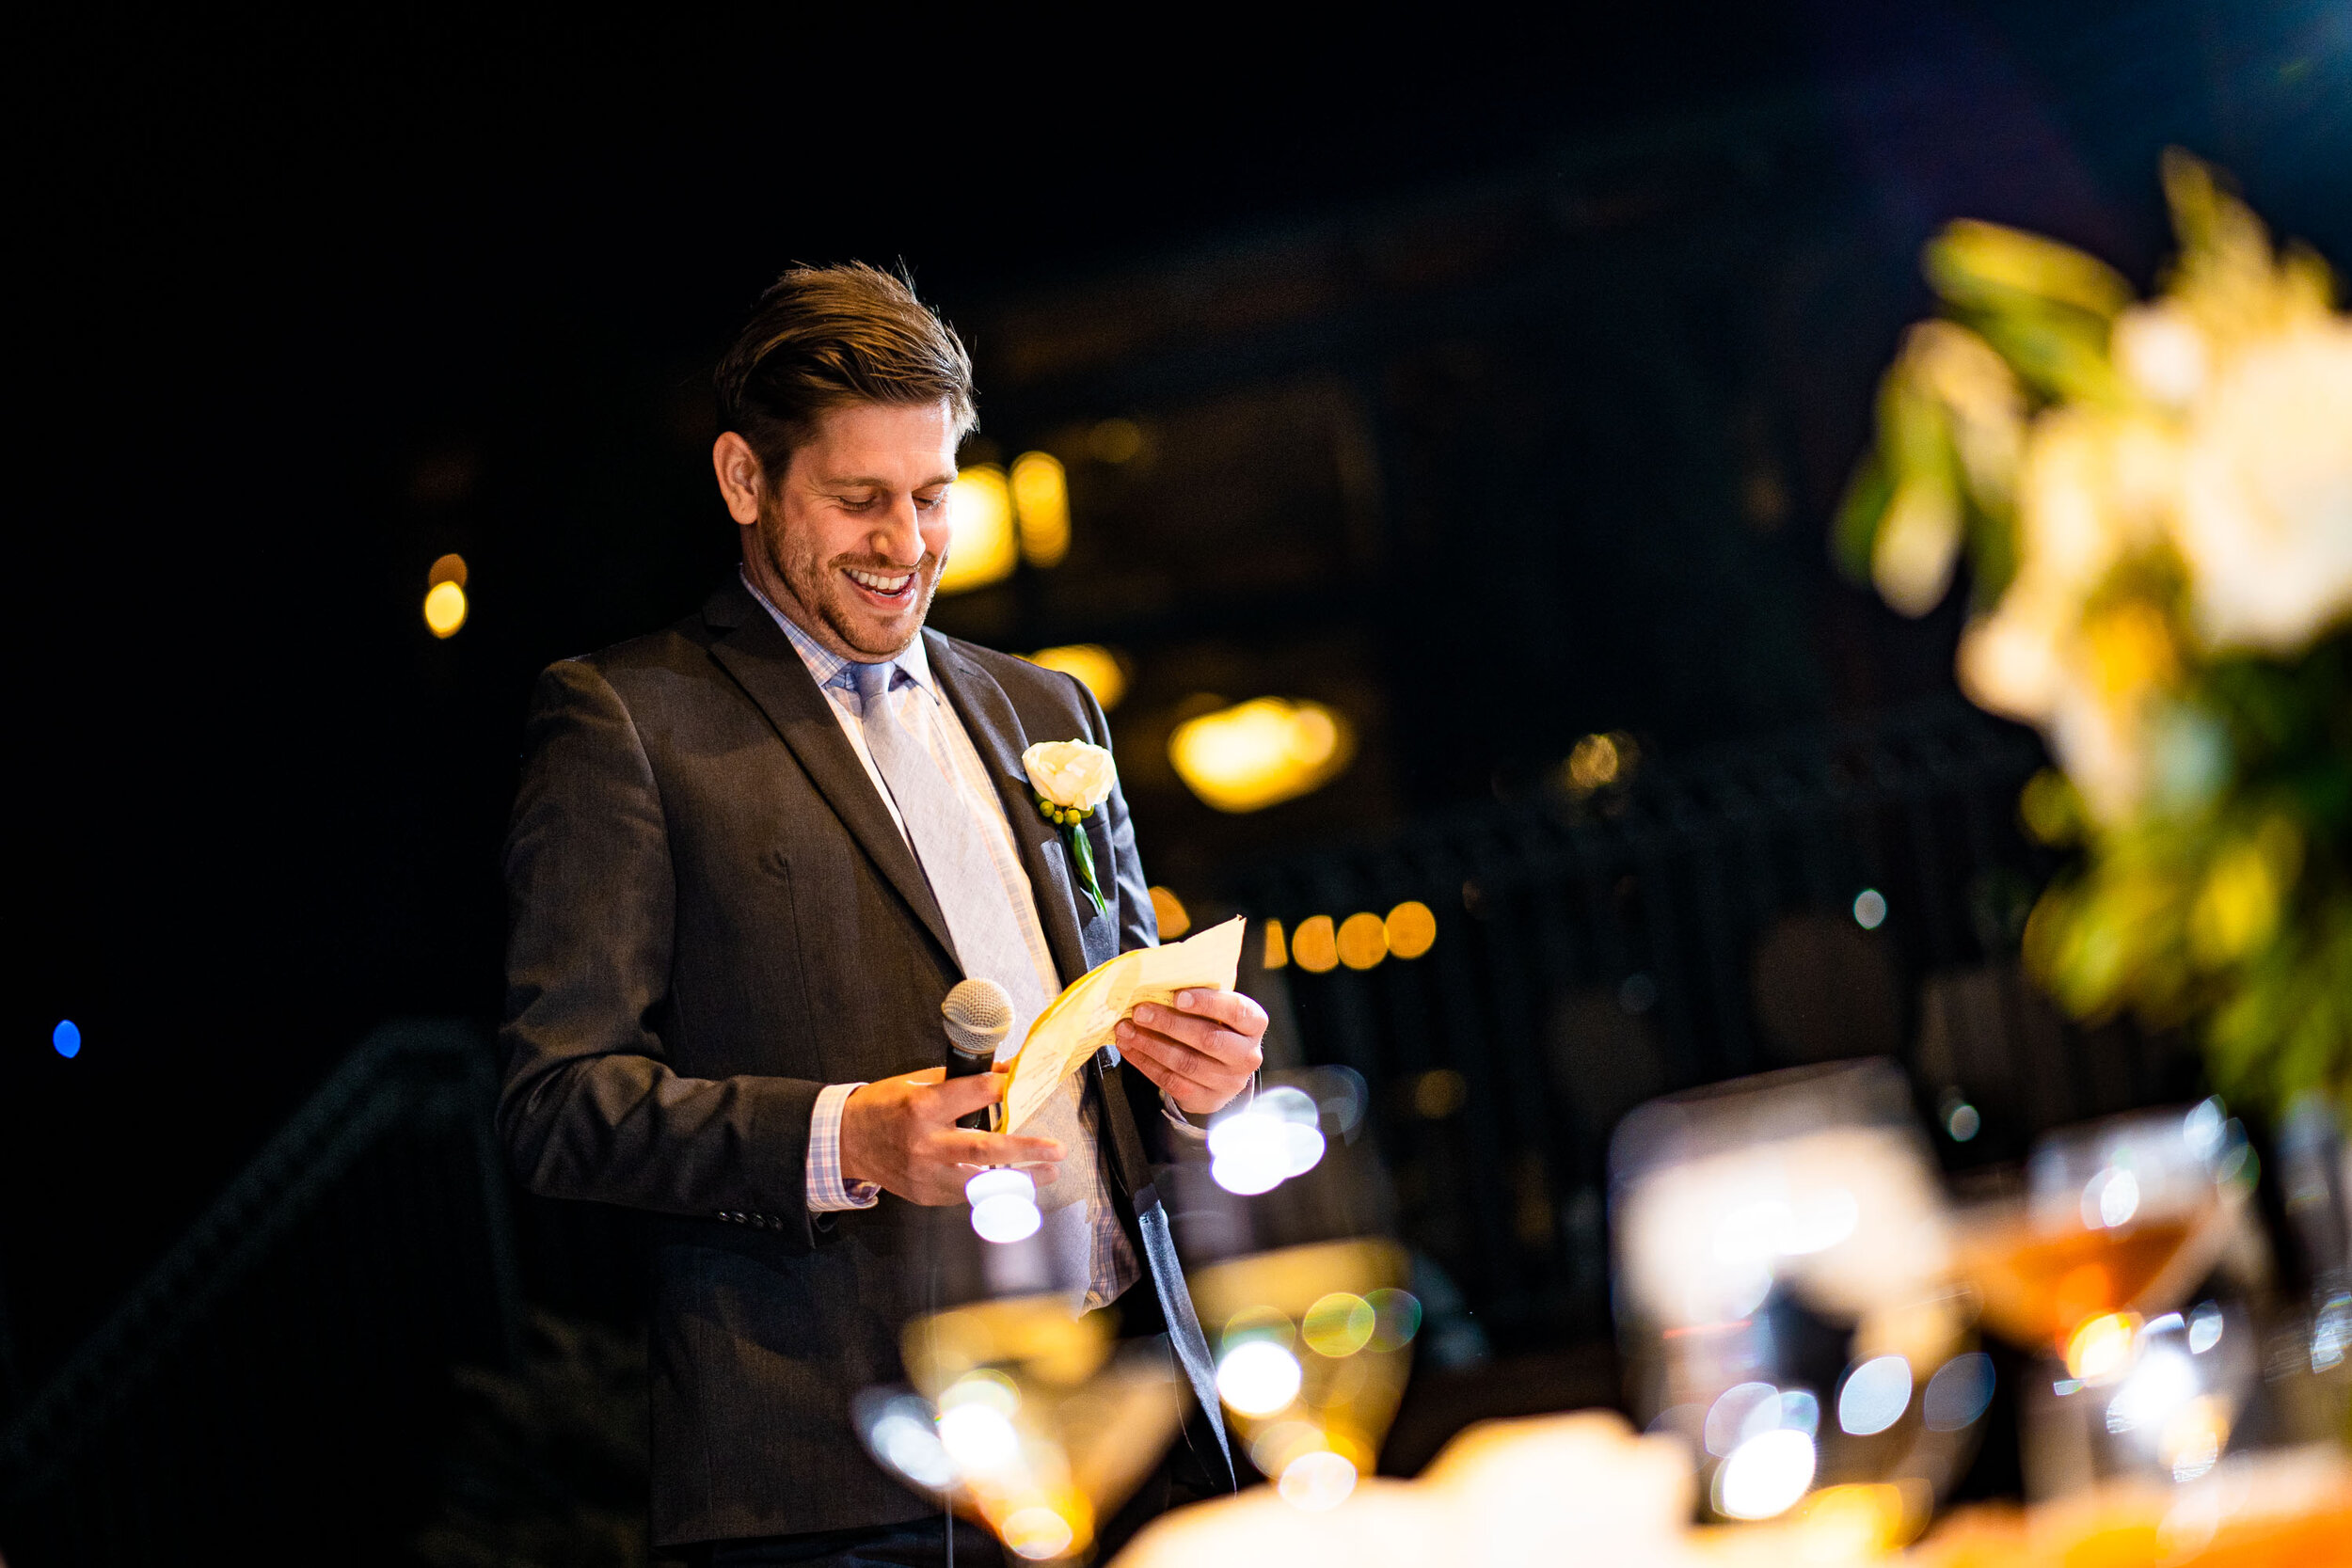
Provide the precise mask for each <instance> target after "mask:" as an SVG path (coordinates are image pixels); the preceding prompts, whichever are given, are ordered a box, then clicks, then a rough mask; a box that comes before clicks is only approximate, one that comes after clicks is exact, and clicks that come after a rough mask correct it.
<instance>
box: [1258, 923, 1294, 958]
mask: <svg viewBox="0 0 2352 1568" xmlns="http://www.w3.org/2000/svg"><path fill="white" fill-rule="evenodd" d="M1264 925H1265V966H1266V968H1268V969H1281V968H1284V967H1285V966H1287V965H1288V964H1289V963H1290V961H1291V950H1290V945H1289V944H1288V943H1287V942H1284V941H1283V940H1282V923H1281V922H1280V921H1279V920H1269V921H1266V922H1264Z"/></svg>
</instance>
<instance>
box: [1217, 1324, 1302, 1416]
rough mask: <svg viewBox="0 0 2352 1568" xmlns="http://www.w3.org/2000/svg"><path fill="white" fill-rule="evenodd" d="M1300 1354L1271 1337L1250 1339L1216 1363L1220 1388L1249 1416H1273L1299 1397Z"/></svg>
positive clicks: (1221, 1393)
mask: <svg viewBox="0 0 2352 1568" xmlns="http://www.w3.org/2000/svg"><path fill="white" fill-rule="evenodd" d="M1299 1378H1300V1372H1299V1369H1298V1357H1296V1356H1295V1355H1293V1354H1291V1353H1290V1352H1289V1351H1288V1350H1287V1349H1285V1348H1284V1347H1282V1346H1280V1345H1278V1344H1276V1343H1275V1342H1274V1341H1273V1340H1271V1339H1248V1340H1244V1341H1243V1342H1242V1343H1240V1344H1238V1345H1235V1346H1234V1347H1233V1348H1232V1350H1229V1351H1227V1352H1226V1353H1225V1359H1223V1360H1222V1361H1219V1362H1218V1363H1217V1366H1216V1391H1217V1393H1218V1394H1219V1395H1220V1396H1221V1397H1222V1398H1223V1399H1224V1401H1225V1402H1226V1403H1227V1404H1230V1405H1232V1407H1233V1408H1234V1409H1235V1410H1238V1411H1240V1412H1241V1413H1242V1414H1243V1415H1245V1416H1271V1415H1273V1414H1274V1413H1275V1412H1276V1411H1278V1410H1279V1409H1281V1408H1282V1407H1283V1406H1284V1405H1286V1404H1288V1403H1290V1402H1291V1401H1292V1400H1294V1399H1295V1398H1297V1397H1298V1384H1299Z"/></svg>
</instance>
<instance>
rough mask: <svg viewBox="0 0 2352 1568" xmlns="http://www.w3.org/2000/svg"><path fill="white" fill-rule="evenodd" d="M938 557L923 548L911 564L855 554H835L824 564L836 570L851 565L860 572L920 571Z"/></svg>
mask: <svg viewBox="0 0 2352 1568" xmlns="http://www.w3.org/2000/svg"><path fill="white" fill-rule="evenodd" d="M939 559H940V558H939V556H938V555H936V554H935V553H933V552H932V551H930V550H925V551H924V552H923V556H922V559H921V560H919V561H916V562H913V563H912V564H910V563H908V562H904V561H878V560H876V559H874V558H873V557H871V556H856V555H836V556H834V558H833V560H832V561H830V562H827V563H826V564H828V565H830V566H832V567H834V568H835V569H836V570H837V569H840V568H843V567H852V566H853V567H855V568H856V569H857V570H859V571H861V572H884V573H889V572H920V571H921V570H923V568H925V567H926V566H934V565H937V564H938V562H939Z"/></svg>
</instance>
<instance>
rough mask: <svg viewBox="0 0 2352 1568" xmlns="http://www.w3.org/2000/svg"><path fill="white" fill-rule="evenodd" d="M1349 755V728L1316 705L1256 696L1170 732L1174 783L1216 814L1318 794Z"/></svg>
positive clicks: (1351, 733)
mask: <svg viewBox="0 0 2352 1568" xmlns="http://www.w3.org/2000/svg"><path fill="white" fill-rule="evenodd" d="M1355 754H1356V737H1355V730H1354V728H1353V726H1351V725H1350V724H1349V723H1348V722H1347V721H1346V719H1345V718H1344V717H1343V716H1342V715H1340V714H1338V713H1335V712H1334V711H1332V710H1331V709H1330V708H1328V707H1326V706H1324V705H1322V704H1321V703H1311V702H1295V701H1293V700H1291V699H1289V698H1286V697H1259V698H1256V699H1254V700H1252V701H1250V702H1247V703H1242V704H1238V705H1235V706H1232V707H1228V708H1223V709H1220V710H1218V711H1216V712H1214V713H1203V714H1200V715H1199V716H1197V717H1195V718H1191V719H1187V720H1185V721H1184V722H1183V723H1181V724H1179V725H1177V726H1176V731H1175V733H1174V734H1173V735H1171V736H1169V737H1168V761H1169V762H1171V763H1172V764H1174V765H1175V768H1176V774H1177V777H1179V778H1181V779H1183V780H1184V786H1185V787H1186V788H1188V789H1190V790H1191V791H1192V792H1193V794H1194V795H1196V796H1198V797H1200V800H1202V801H1203V802H1205V803H1206V804H1208V805H1210V806H1212V807H1214V808H1216V810H1218V811H1222V812H1233V813H1241V812H1252V811H1263V810H1264V809H1265V808H1266V807H1268V806H1272V805H1279V804H1280V803H1281V802H1282V801H1284V800H1295V799H1297V798H1298V797H1299V796H1301V795H1306V794H1311V793H1312V792H1313V791H1315V790H1317V789H1320V788H1322V787H1323V786H1324V785H1325V784H1328V783H1329V782H1330V781H1331V780H1332V779H1334V778H1337V777H1338V776H1339V775H1340V774H1341V773H1342V772H1343V771H1344V770H1345V769H1346V768H1347V765H1348V763H1349V762H1350V761H1351V760H1353V759H1354V757H1355Z"/></svg>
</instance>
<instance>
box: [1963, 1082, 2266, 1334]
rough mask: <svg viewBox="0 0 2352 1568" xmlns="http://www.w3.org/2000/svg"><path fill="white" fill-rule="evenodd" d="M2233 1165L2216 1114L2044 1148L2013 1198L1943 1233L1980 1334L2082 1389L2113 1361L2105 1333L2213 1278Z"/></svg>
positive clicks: (2145, 1122)
mask: <svg viewBox="0 0 2352 1568" xmlns="http://www.w3.org/2000/svg"><path fill="white" fill-rule="evenodd" d="M2246 1159H2247V1149H2246V1142H2245V1137H2244V1134H2243V1133H2242V1132H2240V1131H2239V1130H2238V1129H2237V1127H2236V1124H2235V1123H2233V1122H2231V1121H2229V1120H2228V1119H2227V1118H2226V1117H2224V1116H2223V1115H2222V1109H2221V1103H2220V1101H2217V1100H2207V1101H2202V1102H2201V1103H2200V1104H2197V1105H2195V1106H2191V1107H2188V1108H2186V1109H2171V1110H2162V1111H2149V1112H2141V1113H2137V1114H2135V1115H2132V1116H2128V1117H2116V1118H2113V1119H2112V1120H2108V1121H2103V1122H2097V1123H2093V1124H2090V1125H2089V1126H2084V1127H2074V1128H2065V1129H2061V1130H2059V1131H2058V1132H2052V1133H2049V1134H2047V1135H2046V1136H2045V1137H2043V1138H2042V1141H2041V1142H2040V1143H2039V1144H2038V1145H2036V1146H2035V1148H2034V1151H2033V1156H2032V1158H2031V1160H2030V1161H2029V1162H2028V1164H2027V1165H2026V1180H2025V1191H2024V1192H2023V1193H2022V1194H2019V1195H2016V1196H2010V1197H2007V1198H2001V1199H1995V1200H1994V1201H1992V1202H1988V1203H1980V1204H1978V1205H1975V1206H1974V1207H1972V1208H1970V1209H1967V1210H1965V1211H1963V1212H1962V1214H1961V1216H1960V1221H1959V1224H1958V1226H1957V1227H1956V1243H1957V1249H1958V1253H1959V1258H1960V1262H1961V1267H1962V1269H1963V1272H1964V1273H1965V1275H1967V1277H1968V1279H1969V1281H1970V1283H1971V1284H1973V1285H1974V1286H1975V1287H1976V1289H1977V1291H1978V1293H1979V1296H1980V1297H1981V1298H1982V1304H1983V1311H1984V1321H1985V1323H1986V1325H1987V1326H1988V1327H1990V1328H1992V1329H1993V1330H1994V1332H1995V1333H1997V1334H1999V1335H2000V1336H2001V1337H2002V1338H2006V1339H2008V1340H2009V1341H2010V1343H2012V1344H2014V1345H2016V1346H2017V1347H2018V1348H2019V1349H2021V1350H2029V1351H2030V1350H2040V1351H2046V1352H2048V1353H2050V1354H2053V1355H2055V1356H2057V1357H2058V1358H2059V1359H2062V1360H2065V1361H2067V1362H2068V1363H2069V1364H2070V1366H2071V1367H2074V1371H2075V1375H2078V1376H2079V1375H2083V1373H2084V1371H2085V1370H2088V1371H2090V1373H2092V1374H2094V1375H2095V1374H2096V1373H2097V1372H2098V1371H2099V1370H2101V1368H2102V1363H2101V1360H2100V1357H2101V1356H2103V1355H2111V1354H2115V1323H2114V1322H2109V1321H2108V1320H2119V1321H2120V1318H2121V1315H2122V1314H2127V1313H2129V1314H2137V1315H2138V1316H2139V1317H2140V1318H2142V1319H2145V1318H2146V1317H2149V1316H2152V1315H2157V1314H2161V1313H2164V1312H2169V1311H2171V1310H2173V1309H2174V1308H2176V1307H2181V1306H2184V1305H2185V1303H2186V1300H2187V1296H2188V1293H2189V1292H2190V1291H2193V1290H2194V1289H2195V1288H2196V1287H2197V1285H2198V1283H2199V1282H2200V1281H2201V1280H2202V1279H2203V1278H2204V1277H2205V1276H2206V1275H2209V1274H2211V1273H2212V1272H2213V1268H2214V1264H2215V1263H2216V1262H2217V1260H2218V1259H2219V1258H2220V1256H2221V1252H2222V1250H2223V1248H2224V1247H2225V1246H2226V1245H2227V1244H2228V1243H2229V1241H2230V1238H2231V1234H2232V1231H2233V1227H2234V1226H2235V1225H2236V1224H2237V1223H2238V1221H2239V1219H2240V1217H2241V1211H2242V1210H2243V1207H2244V1199H2245V1191H2244V1188H2243V1187H2242V1186H2241V1185H2240V1184H2239V1183H2238V1182H2237V1181H2235V1180H2233V1178H2235V1177H2236V1176H2237V1175H2238V1174H2239V1173H2240V1172H2241V1171H2242V1170H2243V1169H2244V1167H2245V1162H2246ZM2078 1340H2079V1343H2078V1342H2077V1341H2078Z"/></svg>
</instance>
